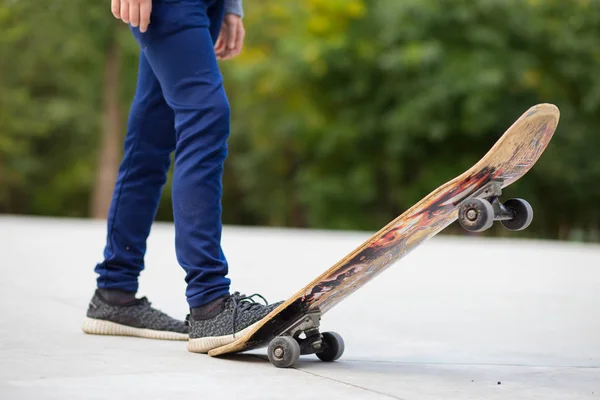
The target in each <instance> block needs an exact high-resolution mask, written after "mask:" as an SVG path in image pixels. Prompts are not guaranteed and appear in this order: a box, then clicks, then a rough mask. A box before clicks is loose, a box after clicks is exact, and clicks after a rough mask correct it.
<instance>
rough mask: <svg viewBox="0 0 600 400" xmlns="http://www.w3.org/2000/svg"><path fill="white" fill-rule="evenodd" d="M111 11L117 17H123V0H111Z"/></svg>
mask: <svg viewBox="0 0 600 400" xmlns="http://www.w3.org/2000/svg"><path fill="white" fill-rule="evenodd" d="M110 11H111V12H112V15H114V17H115V18H117V19H121V0H111V2H110Z"/></svg>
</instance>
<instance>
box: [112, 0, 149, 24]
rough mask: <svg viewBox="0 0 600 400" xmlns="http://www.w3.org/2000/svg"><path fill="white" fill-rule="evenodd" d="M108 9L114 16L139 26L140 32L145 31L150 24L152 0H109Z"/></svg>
mask: <svg viewBox="0 0 600 400" xmlns="http://www.w3.org/2000/svg"><path fill="white" fill-rule="evenodd" d="M110 9H111V11H112V14H113V15H114V16H115V18H117V19H120V20H122V21H123V22H125V23H126V24H131V26H133V27H138V26H139V28H140V32H146V30H147V29H148V25H150V13H151V12H152V0H111V5H110Z"/></svg>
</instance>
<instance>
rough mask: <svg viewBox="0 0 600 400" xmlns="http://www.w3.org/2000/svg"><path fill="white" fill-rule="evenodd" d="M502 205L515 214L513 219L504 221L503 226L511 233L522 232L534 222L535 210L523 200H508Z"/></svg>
mask: <svg viewBox="0 0 600 400" xmlns="http://www.w3.org/2000/svg"><path fill="white" fill-rule="evenodd" d="M502 205H503V206H504V207H505V208H506V209H507V210H510V211H512V212H513V214H514V217H513V218H512V219H505V220H502V225H504V227H505V228H506V229H508V230H511V231H521V230H523V229H525V228H527V227H528V226H529V224H531V221H532V220H533V208H532V207H531V204H529V203H528V202H527V201H525V200H523V199H508V200H506V201H505V202H504V203H502Z"/></svg>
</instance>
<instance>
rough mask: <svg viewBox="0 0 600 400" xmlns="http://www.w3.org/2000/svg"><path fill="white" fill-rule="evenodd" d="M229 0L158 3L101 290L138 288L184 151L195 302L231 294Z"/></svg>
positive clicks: (177, 201)
mask: <svg viewBox="0 0 600 400" xmlns="http://www.w3.org/2000/svg"><path fill="white" fill-rule="evenodd" d="M224 1H225V0H158V1H156V0H155V2H154V4H153V8H152V15H151V22H150V26H149V27H148V30H147V31H146V32H144V33H141V32H140V31H139V30H138V29H137V28H132V32H133V34H134V36H135V38H136V40H137V42H138V43H139V45H140V48H141V52H140V58H139V72H138V81H137V89H136V93H135V97H134V99H133V103H132V106H131V110H130V114H129V120H128V124H127V135H126V138H125V143H124V157H123V160H122V162H121V165H120V168H119V174H118V178H117V181H116V185H115V189H114V193H113V198H112V204H111V207H110V211H109V215H108V226H107V243H106V247H105V250H104V260H103V262H101V263H99V264H98V265H97V266H96V268H95V271H96V273H97V274H98V275H99V276H98V279H97V285H98V287H99V288H106V289H111V288H115V289H122V290H126V291H137V289H138V276H139V274H140V272H141V271H142V270H143V269H144V255H145V252H146V240H147V238H148V235H149V233H150V227H151V225H152V223H153V221H154V218H155V216H156V211H157V208H158V204H159V200H160V196H161V191H162V187H163V185H164V184H165V182H166V179H167V171H168V169H169V167H170V163H171V159H170V155H171V153H172V152H173V151H174V152H175V157H174V170H173V182H172V199H173V218H174V223H175V248H176V255H177V260H178V262H179V264H180V265H181V266H182V267H183V269H184V270H185V272H186V278H185V280H186V283H187V289H186V297H187V300H188V303H189V306H190V308H194V307H199V306H201V305H204V304H206V303H208V302H210V301H211V300H213V299H215V298H217V297H219V296H222V295H225V294H228V293H229V285H230V281H229V279H228V278H227V277H226V276H227V273H228V265H227V260H226V258H225V255H224V254H223V250H222V248H221V229H222V225H221V212H222V209H221V194H222V173H223V163H224V161H225V158H226V157H227V138H228V136H229V115H230V109H229V102H228V99H227V96H226V94H225V91H224V88H223V83H222V76H221V73H220V71H219V68H218V65H217V60H216V57H215V54H214V50H213V48H214V43H215V42H216V40H217V38H218V34H219V31H220V27H221V22H222V20H223V13H224Z"/></svg>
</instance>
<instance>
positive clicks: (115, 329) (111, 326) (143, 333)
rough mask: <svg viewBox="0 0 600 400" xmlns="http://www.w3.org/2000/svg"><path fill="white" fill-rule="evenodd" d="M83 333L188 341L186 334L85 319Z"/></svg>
mask: <svg viewBox="0 0 600 400" xmlns="http://www.w3.org/2000/svg"><path fill="white" fill-rule="evenodd" d="M82 329H83V331H84V332H85V333H89V334H92V335H110V336H134V337H141V338H147V339H160V340H188V339H189V335H188V334H187V333H179V332H169V331H156V330H153V329H144V328H134V327H131V326H126V325H121V324H117V323H115V322H110V321H103V320H100V319H93V318H89V317H86V318H85V320H84V321H83V327H82Z"/></svg>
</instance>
